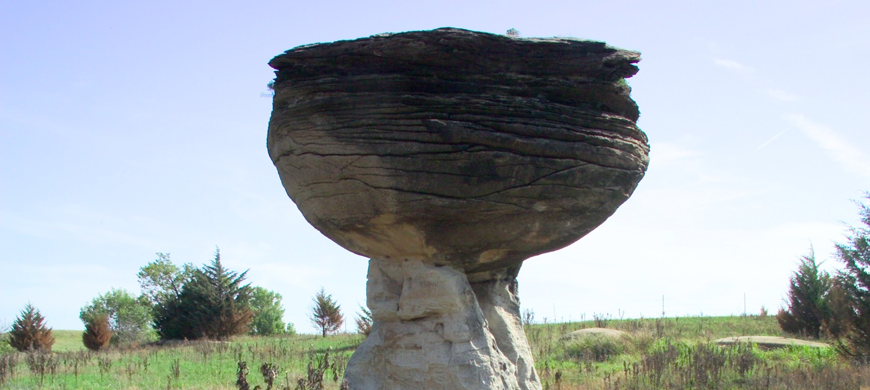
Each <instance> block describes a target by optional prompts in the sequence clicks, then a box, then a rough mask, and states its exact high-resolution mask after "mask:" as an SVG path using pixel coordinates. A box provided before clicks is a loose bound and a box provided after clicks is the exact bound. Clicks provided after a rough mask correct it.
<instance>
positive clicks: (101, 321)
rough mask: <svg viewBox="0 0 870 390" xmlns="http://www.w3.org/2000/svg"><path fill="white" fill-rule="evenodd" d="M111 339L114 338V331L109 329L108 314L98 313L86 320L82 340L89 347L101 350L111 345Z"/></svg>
mask: <svg viewBox="0 0 870 390" xmlns="http://www.w3.org/2000/svg"><path fill="white" fill-rule="evenodd" d="M110 340H112V331H111V330H110V329H109V316H108V315H106V314H97V315H94V316H91V317H89V318H88V320H87V321H85V331H84V333H82V342H83V343H84V344H85V347H86V348H87V349H90V350H91V351H99V350H101V349H103V348H105V347H106V346H107V345H109V341H110Z"/></svg>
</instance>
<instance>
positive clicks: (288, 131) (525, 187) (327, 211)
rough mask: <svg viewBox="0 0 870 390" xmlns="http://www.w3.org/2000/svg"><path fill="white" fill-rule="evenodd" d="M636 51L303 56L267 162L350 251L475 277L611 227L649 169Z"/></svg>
mask: <svg viewBox="0 0 870 390" xmlns="http://www.w3.org/2000/svg"><path fill="white" fill-rule="evenodd" d="M639 60H640V55H639V54H638V53H636V52H631V51H625V50H618V49H614V48H612V47H608V46H606V45H605V44H604V43H601V42H590V41H580V40H574V39H557V38H553V39H519V38H511V37H507V36H499V35H493V34H484V33H477V32H472V31H467V30H459V29H438V30H433V31H422V32H408V33H401V34H392V35H378V36H373V37H370V38H365V39H358V40H354V41H340V42H335V43H330V44H317V45H309V46H302V47H298V48H295V49H292V50H289V51H287V52H285V53H284V54H282V55H279V56H277V57H275V58H274V59H272V61H271V62H269V64H270V65H271V66H272V67H274V68H275V69H277V72H276V75H277V77H276V80H275V97H274V102H273V111H272V118H271V121H270V122H269V136H268V147H269V155H270V156H271V158H272V161H273V162H274V163H275V166H276V167H277V168H278V172H279V174H280V176H281V180H282V182H283V184H284V187H285V188H286V190H287V193H288V194H289V195H290V197H291V198H292V199H293V201H294V202H296V204H297V206H298V207H299V209H300V210H301V211H302V214H303V215H304V216H305V218H306V219H307V220H308V221H309V222H310V223H311V224H312V225H314V227H316V228H317V229H318V230H320V231H321V232H322V233H323V234H324V235H326V236H327V237H329V238H331V239H332V240H333V241H335V242H337V243H338V244H340V245H341V246H343V247H345V248H347V249H348V250H351V251H353V252H355V253H357V254H360V255H362V256H366V257H370V258H378V259H405V258H416V259H424V260H426V261H432V262H438V263H439V264H450V265H452V266H454V267H456V268H460V269H463V270H465V271H466V272H468V273H474V272H487V271H489V270H501V269H504V268H507V267H514V266H518V265H519V264H520V262H522V261H523V260H525V259H527V258H529V257H531V256H534V255H537V254H540V253H543V252H549V251H553V250H556V249H559V248H562V247H564V246H566V245H568V244H570V243H572V242H574V241H576V240H577V239H579V238H580V237H582V236H583V235H585V234H587V233H588V232H590V231H591V230H592V229H594V228H595V227H597V226H598V225H599V224H601V223H602V222H604V220H605V219H607V218H608V217H609V216H610V215H611V214H612V213H613V212H614V211H615V210H616V208H617V207H618V206H619V205H620V204H622V203H623V202H624V201H625V200H626V199H628V197H629V195H631V193H632V191H634V188H635V186H636V185H637V183H638V181H640V179H641V178H642V177H643V174H644V172H645V170H646V167H647V164H648V150H649V148H648V145H647V138H646V136H645V135H644V133H643V132H641V131H640V129H638V128H637V127H636V126H635V121H636V120H637V118H638V109H637V105H636V104H635V103H634V101H633V100H631V98H630V97H629V92H630V89H629V87H628V86H627V85H626V84H625V83H624V82H622V80H623V78H625V77H630V76H632V75H634V74H635V73H636V72H637V68H636V67H635V66H634V65H633V63H635V62H637V61H639Z"/></svg>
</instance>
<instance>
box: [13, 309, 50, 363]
mask: <svg viewBox="0 0 870 390" xmlns="http://www.w3.org/2000/svg"><path fill="white" fill-rule="evenodd" d="M9 345H11V346H12V347H13V348H15V349H17V350H19V351H21V352H24V351H33V350H44V351H49V352H50V351H51V346H52V345H54V336H52V335H51V328H47V327H46V326H45V318H44V317H42V315H41V314H39V310H37V309H36V308H35V307H33V305H31V304H29V303H28V304H27V306H25V307H24V309H23V310H22V311H21V315H20V316H19V317H18V318H16V319H15V322H13V323H12V330H10V331H9Z"/></svg>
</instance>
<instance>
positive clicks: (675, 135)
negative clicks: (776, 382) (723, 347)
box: [0, 1, 870, 331]
mask: <svg viewBox="0 0 870 390" xmlns="http://www.w3.org/2000/svg"><path fill="white" fill-rule="evenodd" d="M868 13H870V3H867V2H862V1H829V2H826V3H824V4H822V3H821V2H811V1H765V2H756V1H707V2H697V1H673V2H652V1H610V2H591V1H588V2H581V1H573V2H572V1H551V2H547V3H546V4H538V3H533V2H520V1H497V2H496V1H491V2H490V1H438V2H432V1H420V2H407V1H402V2H400V1H369V2H339V1H320V2H315V1H311V2H294V1H285V2H266V1H262V2H247V3H242V2H238V1H208V2H192V1H191V2H163V1H148V2H143V1H127V2H117V1H79V2H61V1H26V2H25V1H6V2H0V247H2V248H3V250H2V251H0V324H2V323H4V322H5V323H9V322H11V321H12V320H13V319H14V318H15V316H16V315H17V314H18V312H19V310H20V309H21V308H23V307H24V305H25V304H27V303H28V302H31V303H33V304H34V305H35V306H36V307H38V308H39V309H40V310H41V311H42V313H43V314H44V315H45V316H46V317H47V321H48V323H49V325H50V326H53V327H55V328H56V329H81V328H83V326H82V324H81V322H80V321H79V319H78V313H79V309H80V308H81V307H82V306H84V305H85V304H87V303H88V302H89V301H90V300H91V299H92V298H93V297H95V296H97V295H98V294H101V293H105V292H106V291H108V290H109V289H110V288H125V289H128V290H130V291H131V292H134V293H138V285H137V282H136V277H135V274H136V272H137V270H138V269H139V267H141V266H143V265H145V264H146V263H148V262H149V261H152V260H154V259H155V258H156V256H155V252H169V253H171V256H172V259H173V260H174V261H175V262H176V263H183V262H193V263H194V264H197V265H200V264H203V263H207V262H209V261H210V260H211V258H212V256H213V252H214V250H215V246H219V247H220V249H221V253H222V256H223V260H224V261H225V263H226V264H227V265H228V266H229V267H230V268H232V269H235V270H239V271H242V270H245V269H250V271H249V273H248V276H249V280H250V281H251V282H252V283H253V284H255V285H260V286H263V287H266V288H269V289H272V290H275V291H277V292H279V293H281V294H282V295H283V296H284V305H285V307H286V309H287V313H286V316H285V319H286V320H288V321H291V322H293V323H295V324H296V327H297V329H299V330H301V331H312V327H311V325H310V324H309V323H308V321H307V314H308V307H309V305H310V301H311V297H312V296H313V295H314V293H315V292H316V291H317V290H318V289H319V288H320V287H324V288H325V289H326V291H327V292H329V293H332V294H333V296H334V297H335V298H337V299H338V301H339V302H340V303H341V304H342V307H343V308H345V309H346V310H347V311H353V312H355V311H357V305H358V304H364V301H365V274H366V259H364V258H361V257H359V256H356V255H353V254H351V253H349V252H347V251H345V250H344V249H342V248H341V247H339V246H338V245H336V244H334V243H332V242H331V241H329V240H328V239H326V238H325V237H323V236H322V235H320V233H318V232H317V231H316V230H315V229H314V228H312V227H311V226H309V225H308V224H307V223H306V222H305V221H304V219H303V218H302V216H301V214H300V213H299V211H298V210H297V209H296V207H295V205H294V204H293V203H292V201H290V199H289V198H288V197H287V196H286V194H285V193H284V191H283V188H282V187H281V184H280V181H279V179H278V175H277V173H276V171H275V169H274V167H273V166H272V164H271V162H270V160H269V157H268V155H267V152H266V130H267V123H268V119H269V114H270V111H271V99H270V98H269V97H268V94H267V89H266V84H267V83H268V82H269V80H270V79H271V78H272V69H271V68H269V67H268V65H266V63H267V62H268V61H269V60H270V59H271V58H272V57H273V56H275V55H277V54H280V53H281V52H283V51H284V50H287V49H290V48H292V47H294V46H298V45H302V44H307V43H312V42H329V41H334V40H341V39H354V38H358V37H363V36H368V35H372V34H377V33H382V32H400V31H407V30H423V29H431V28H438V27H445V26H450V27H461V28H467V29H472V30H479V31H487V32H492V33H504V32H505V31H506V30H507V29H509V28H516V29H517V30H519V31H520V33H521V35H522V36H526V37H535V36H543V37H549V36H572V37H578V38H586V39H594V40H601V41H605V42H607V43H609V44H611V45H614V46H618V47H623V48H627V49H632V50H638V51H640V52H642V54H643V60H642V61H641V62H640V64H639V67H640V72H639V73H638V75H637V76H635V77H633V78H632V79H630V80H629V83H630V85H631V86H632V88H633V89H634V91H633V93H632V96H633V97H634V99H635V100H636V101H637V102H638V104H639V105H640V110H641V118H640V120H639V122H638V124H639V126H640V127H641V128H642V129H643V130H644V131H645V132H646V133H647V135H648V136H649V139H650V144H651V148H652V152H651V163H650V167H649V171H648V172H647V176H646V178H645V179H644V180H643V181H642V182H641V183H640V185H639V187H638V189H637V191H636V192H635V194H634V195H633V197H632V198H631V199H629V201H628V202H626V203H625V204H624V205H623V206H622V207H621V208H620V209H619V210H618V211H617V212H616V214H615V215H614V216H613V217H611V218H610V220H608V221H607V222H606V223H604V224H603V225H602V226H601V227H600V228H598V229H597V230H595V231H594V232H592V233H591V234H589V235H588V236H587V237H585V238H583V239H581V240H580V241H578V242H577V243H575V244H574V245H572V246H570V247H568V248H565V249H563V250H561V251H557V252H554V253H550V254H545V255H542V256H539V257H536V258H532V259H530V260H528V261H527V262H526V263H525V264H524V266H523V270H522V271H521V273H520V276H519V281H520V297H521V299H522V305H523V307H524V308H529V309H533V310H534V311H535V313H536V318H537V319H538V320H543V318H544V317H547V318H548V319H549V320H550V321H552V319H553V318H556V319H558V320H568V319H572V320H577V319H579V318H583V317H585V318H591V317H592V315H593V313H610V314H611V315H612V316H613V317H619V316H620V315H623V316H625V317H638V316H646V317H653V316H659V315H661V311H662V308H661V306H662V302H661V301H662V296H664V297H665V312H666V315H668V316H673V315H699V314H704V315H727V314H736V313H742V312H743V305H744V294H745V295H746V302H747V307H748V311H750V312H751V313H756V312H758V310H759V309H760V307H761V306H765V307H767V308H768V309H770V310H771V311H774V310H775V309H776V308H777V307H779V306H780V305H781V303H782V298H783V296H784V293H785V291H786V288H787V283H788V277H789V275H790V273H791V272H792V271H793V270H794V268H795V265H796V263H797V260H798V257H799V256H801V255H804V254H806V253H807V252H808V251H809V249H810V246H811V245H812V246H813V247H814V248H815V251H816V254H817V257H819V258H820V259H823V260H824V259H827V260H828V261H827V262H826V263H825V267H826V268H828V269H834V268H835V267H836V266H837V263H836V260H835V259H833V257H832V253H833V244H834V242H837V241H844V234H845V231H846V226H847V225H855V224H857V221H858V218H857V208H856V207H855V205H854V204H853V203H852V200H853V199H861V198H862V196H863V194H864V192H865V191H868V190H870V131H868V130H867V125H866V120H865V118H863V115H864V114H865V113H866V112H867V110H868V108H870V97H868V96H870V95H868V94H867V90H868V89H870V81H868V79H867V78H866V77H863V73H865V72H864V69H863V67H864V66H866V64H867V63H870V61H868V60H870V58H868V57H870V54H868V53H870V24H868V23H866V16H867V14H868Z"/></svg>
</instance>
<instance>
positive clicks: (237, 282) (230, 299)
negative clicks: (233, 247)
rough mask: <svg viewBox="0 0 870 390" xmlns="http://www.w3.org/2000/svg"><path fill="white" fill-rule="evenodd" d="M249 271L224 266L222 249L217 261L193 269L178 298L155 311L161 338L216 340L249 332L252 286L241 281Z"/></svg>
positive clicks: (251, 314)
mask: <svg viewBox="0 0 870 390" xmlns="http://www.w3.org/2000/svg"><path fill="white" fill-rule="evenodd" d="M247 273H248V272H247V271H245V272H242V273H241V274H237V273H236V272H233V271H229V270H227V269H226V268H224V266H223V264H222V263H221V257H220V250H217V251H216V252H215V258H214V261H213V262H212V263H211V264H210V265H206V266H203V268H202V269H198V270H195V271H193V274H192V276H191V277H190V279H189V280H188V281H187V282H186V283H184V285H183V286H182V288H181V292H180V294H179V295H178V298H177V299H169V300H167V301H166V302H165V303H163V304H161V305H160V306H158V307H157V308H156V310H155V319H154V323H155V327H156V328H157V332H158V334H159V335H160V337H161V338H162V339H189V340H193V339H201V338H208V339H215V340H224V339H226V338H228V337H230V336H233V335H237V334H242V333H245V332H247V329H248V324H249V323H250V322H251V318H252V317H253V312H252V311H251V309H250V307H249V305H250V299H251V290H252V289H251V287H250V285H249V284H244V285H243V284H242V282H243V281H244V280H245V276H246V275H247Z"/></svg>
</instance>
